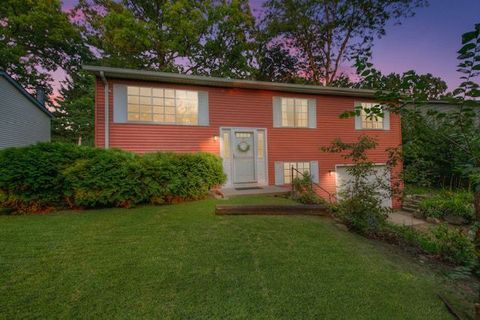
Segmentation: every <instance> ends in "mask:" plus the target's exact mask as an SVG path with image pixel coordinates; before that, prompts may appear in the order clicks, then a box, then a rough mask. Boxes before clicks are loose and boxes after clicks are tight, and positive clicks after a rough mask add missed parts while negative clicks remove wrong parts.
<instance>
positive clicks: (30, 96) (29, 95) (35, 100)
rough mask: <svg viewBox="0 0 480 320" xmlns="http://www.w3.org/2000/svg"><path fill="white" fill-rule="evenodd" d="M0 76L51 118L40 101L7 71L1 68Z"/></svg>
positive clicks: (50, 114)
mask: <svg viewBox="0 0 480 320" xmlns="http://www.w3.org/2000/svg"><path fill="white" fill-rule="evenodd" d="M0 77H3V78H5V80H7V81H8V82H9V83H10V84H11V85H13V86H14V87H15V88H16V89H17V90H18V91H19V92H20V93H21V94H22V95H23V96H24V97H26V98H27V99H28V100H30V101H31V102H32V103H33V104H34V105H35V106H36V107H38V108H39V109H40V110H41V111H42V112H44V113H45V114H46V115H47V116H49V117H50V118H53V114H52V113H51V112H50V110H48V109H47V108H46V107H45V106H43V105H42V104H41V103H40V101H38V100H37V99H36V98H35V97H33V96H32V95H31V94H30V93H28V91H27V90H25V88H24V87H23V86H22V85H21V84H20V83H18V82H17V81H16V80H15V79H13V78H12V77H11V76H10V75H9V74H8V73H6V72H5V71H3V70H0Z"/></svg>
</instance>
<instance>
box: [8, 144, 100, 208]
mask: <svg viewBox="0 0 480 320" xmlns="http://www.w3.org/2000/svg"><path fill="white" fill-rule="evenodd" d="M96 152H97V150H96V149H94V148H89V147H78V146H75V145H71V144H61V143H39V144H36V145H33V146H28V147H24V148H8V149H5V150H2V151H1V152H0V193H1V194H2V197H1V198H0V201H1V202H0V206H4V207H7V208H15V209H16V210H17V211H42V210H46V209H48V208H50V207H63V206H64V205H65V199H64V192H65V191H66V190H65V183H64V176H63V174H62V171H63V170H64V169H65V168H66V167H68V166H69V165H71V164H72V163H73V162H74V161H76V160H78V159H87V158H89V157H91V156H92V155H93V154H95V153H96Z"/></svg>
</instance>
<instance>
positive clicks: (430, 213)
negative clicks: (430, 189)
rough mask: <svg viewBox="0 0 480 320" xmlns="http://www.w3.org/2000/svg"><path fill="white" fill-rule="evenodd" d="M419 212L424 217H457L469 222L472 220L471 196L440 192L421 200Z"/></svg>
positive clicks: (462, 193) (467, 193) (469, 194)
mask: <svg viewBox="0 0 480 320" xmlns="http://www.w3.org/2000/svg"><path fill="white" fill-rule="evenodd" d="M419 209H420V212H421V213H422V214H423V215H424V216H425V217H434V218H443V217H445V216H447V215H451V216H458V217H462V218H464V219H466V221H467V222H471V221H472V220H473V218H474V214H475V211H474V208H473V195H472V194H471V193H469V192H447V191H444V192H441V193H439V194H437V195H435V196H433V197H432V198H427V199H424V200H422V202H421V203H420V206H419Z"/></svg>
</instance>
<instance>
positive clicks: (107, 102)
mask: <svg viewBox="0 0 480 320" xmlns="http://www.w3.org/2000/svg"><path fill="white" fill-rule="evenodd" d="M100 78H101V79H102V82H103V85H104V91H105V149H108V148H109V147H110V119H109V109H110V107H109V105H110V99H109V94H108V91H109V88H108V81H107V78H106V77H105V73H104V72H103V71H100Z"/></svg>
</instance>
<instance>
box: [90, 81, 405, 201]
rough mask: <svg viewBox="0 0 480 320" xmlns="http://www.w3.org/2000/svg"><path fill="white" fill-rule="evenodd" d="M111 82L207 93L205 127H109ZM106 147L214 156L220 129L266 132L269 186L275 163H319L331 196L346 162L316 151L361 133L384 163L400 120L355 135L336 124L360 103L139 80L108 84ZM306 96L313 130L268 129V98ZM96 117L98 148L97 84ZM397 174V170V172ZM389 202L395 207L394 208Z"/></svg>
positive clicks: (344, 122) (346, 122) (396, 141)
mask: <svg viewBox="0 0 480 320" xmlns="http://www.w3.org/2000/svg"><path fill="white" fill-rule="evenodd" d="M113 83H123V84H135V85H148V86H158V87H166V88H182V89H191V90H201V91H208V99H209V117H210V125H209V126H208V127H201V126H175V125H154V124H152V125H145V124H118V123H112V116H113V113H112V107H111V106H112V105H113V94H112V93H113V92H112V85H113ZM109 84H110V95H109V97H110V99H109V100H110V113H109V115H110V116H109V119H110V147H118V148H122V149H125V150H130V151H134V152H139V153H144V152H152V151H159V150H161V151H176V152H194V151H208V152H212V153H215V154H219V149H220V142H219V141H214V139H213V137H214V136H215V135H217V136H218V135H219V130H220V127H253V128H267V143H268V145H267V148H268V176H269V183H270V184H274V181H275V176H274V174H275V173H274V162H275V161H302V160H305V161H307V160H308V161H310V160H318V163H319V175H320V184H321V186H322V187H323V188H325V189H326V190H328V191H329V192H332V193H333V192H335V175H334V174H330V173H329V171H330V170H335V165H336V164H343V163H345V160H344V159H343V158H341V157H340V156H339V155H336V154H328V153H323V152H321V151H320V147H321V146H326V145H329V144H330V142H331V141H332V140H333V139H334V138H340V139H342V140H344V141H347V142H353V141H355V140H356V139H357V137H358V136H359V135H360V134H369V135H371V136H375V137H377V138H378V141H379V146H378V147H377V148H376V150H374V151H373V152H371V154H370V158H371V159H372V160H373V161H374V162H378V163H384V162H385V161H386V160H387V155H386V153H385V149H386V148H388V147H396V146H399V145H400V144H401V127H400V117H399V115H396V114H391V115H390V130H388V131H379V130H362V131H359V130H355V124H354V119H353V118H350V119H340V118H339V114H340V113H342V112H343V111H346V110H352V109H353V106H354V102H355V101H358V100H360V101H365V99H361V98H358V99H357V98H351V97H339V96H320V95H317V96H315V95H306V94H292V93H283V92H275V91H264V90H252V89H230V88H214V87H200V86H184V85H172V84H162V83H156V82H154V83H152V82H141V81H120V80H115V81H110V82H109ZM273 96H283V97H288V96H290V97H300V98H301V97H305V98H316V100H317V128H316V129H306V128H305V129H299V128H273V107H272V97H273ZM95 103H96V108H95V110H96V112H95V142H96V145H97V146H99V147H103V146H104V143H105V139H104V137H105V135H104V132H105V130H104V127H105V125H104V121H105V117H104V108H105V107H104V86H103V83H102V82H101V81H100V80H99V79H97V94H96V100H95ZM399 169H400V168H399ZM398 204H399V203H398V202H394V206H398Z"/></svg>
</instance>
